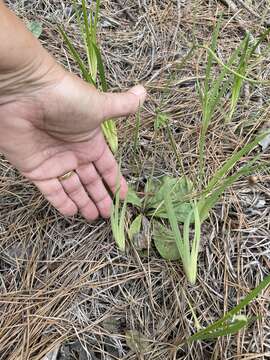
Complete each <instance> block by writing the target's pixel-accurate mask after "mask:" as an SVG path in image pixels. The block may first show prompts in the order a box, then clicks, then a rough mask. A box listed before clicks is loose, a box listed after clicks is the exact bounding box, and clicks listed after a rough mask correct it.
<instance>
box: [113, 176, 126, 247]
mask: <svg viewBox="0 0 270 360" xmlns="http://www.w3.org/2000/svg"><path fill="white" fill-rule="evenodd" d="M119 178H120V174H118V177H117V184H118V190H117V191H116V193H115V199H114V203H113V206H112V212H111V228H112V233H113V237H114V240H115V242H116V244H117V246H118V248H119V250H120V251H122V252H124V251H125V248H126V237H125V216H126V209H127V199H125V201H124V203H123V205H122V206H121V204H120V194H119V192H120V188H119Z"/></svg>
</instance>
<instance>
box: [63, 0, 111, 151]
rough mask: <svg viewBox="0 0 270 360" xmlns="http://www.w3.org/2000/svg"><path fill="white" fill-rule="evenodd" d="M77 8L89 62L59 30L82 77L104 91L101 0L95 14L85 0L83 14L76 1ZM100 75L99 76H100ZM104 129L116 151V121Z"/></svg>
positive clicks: (107, 123)
mask: <svg viewBox="0 0 270 360" xmlns="http://www.w3.org/2000/svg"><path fill="white" fill-rule="evenodd" d="M74 7H75V10H76V18H77V22H78V24H79V26H80V31H81V36H82V39H83V43H84V46H85V51H86V55H87V64H85V63H84V61H83V59H82V58H81V56H80V54H79V52H78V51H77V50H76V49H75V47H74V45H73V44H72V41H71V40H70V39H69V37H68V35H67V34H66V32H65V31H64V29H63V28H62V27H60V26H59V31H60V33H61V35H62V37H63V39H64V42H65V43H66V45H67V47H68V49H69V52H70V54H71V56H72V57H73V59H74V61H75V62H76V63H77V65H78V66H79V68H80V71H81V73H82V77H83V78H84V80H86V81H87V82H88V83H90V84H91V85H93V86H95V87H96V88H98V87H100V88H101V90H102V91H103V92H106V91H107V90H108V85H107V81H106V77H105V70H104V65H103V61H102V56H101V53H100V49H99V46H98V43H97V25H98V20H99V11H100V0H97V1H96V7H95V11H94V15H93V9H91V10H90V12H89V13H88V11H87V6H86V2H85V0H81V7H82V14H81V13H80V11H79V10H78V7H77V5H76V4H75V2H74ZM98 75H99V77H98ZM101 127H102V131H103V134H104V137H105V139H106V140H107V142H108V144H109V146H110V148H111V150H112V152H113V153H115V152H116V151H117V149H118V137H117V129H116V125H115V122H114V121H113V120H110V119H109V120H106V121H105V122H104V123H103V124H102V125H101Z"/></svg>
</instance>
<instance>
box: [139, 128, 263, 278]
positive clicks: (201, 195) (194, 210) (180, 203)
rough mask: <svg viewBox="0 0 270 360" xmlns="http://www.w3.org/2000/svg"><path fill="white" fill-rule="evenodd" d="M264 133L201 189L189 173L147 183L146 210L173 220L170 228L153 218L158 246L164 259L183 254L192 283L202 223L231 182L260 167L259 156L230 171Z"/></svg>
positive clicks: (180, 256) (156, 217)
mask: <svg viewBox="0 0 270 360" xmlns="http://www.w3.org/2000/svg"><path fill="white" fill-rule="evenodd" d="M265 136H266V135H265V134H262V135H259V136H257V137H256V139H255V140H254V141H252V142H251V143H248V144H246V145H245V146H243V147H242V148H241V149H240V150H238V151H235V152H234V153H233V154H232V155H231V157H230V158H229V159H228V160H227V161H226V162H225V163H224V164H223V165H222V166H221V167H220V169H218V170H217V171H216V173H215V174H214V175H213V177H212V178H211V180H210V181H209V182H208V184H207V186H206V187H205V189H203V190H202V191H195V190H194V186H193V184H192V183H191V181H190V180H189V179H187V177H183V178H180V179H177V178H171V177H168V176H165V177H163V178H162V179H161V181H156V182H154V181H151V186H149V184H147V188H148V192H149V191H150V196H149V195H148V200H147V203H146V211H147V214H148V215H149V216H152V217H153V218H155V219H167V220H168V221H169V224H170V228H169V227H167V226H165V225H162V224H161V223H159V222H158V221H157V220H154V221H153V224H154V231H153V237H154V242H155V245H156V248H157V250H158V251H159V252H160V254H161V256H162V257H164V258H165V259H168V260H176V259H178V258H181V261H182V264H183V268H184V271H185V274H186V276H187V278H188V280H189V282H190V283H192V284H194V283H195V281H196V274H197V259H198V252H199V244H200V227H201V224H202V223H203V222H204V221H205V220H206V219H207V218H208V216H209V212H210V210H211V209H212V208H213V207H214V206H215V205H216V203H217V202H218V200H219V198H220V196H221V195H222V194H223V193H224V191H225V190H226V189H227V188H228V187H229V186H231V185H232V184H233V183H234V182H235V181H237V180H238V179H240V178H241V177H242V176H247V175H250V174H252V173H254V172H255V171H257V170H258V168H259V167H260V165H257V164H256V161H257V160H258V156H257V157H254V159H252V160H250V161H249V162H248V163H247V164H246V165H244V166H242V167H241V168H240V169H239V170H237V171H235V172H234V173H233V174H231V175H229V172H230V171H231V170H232V169H233V168H234V167H235V165H236V164H237V163H238V161H239V160H240V159H241V158H242V157H243V156H246V155H247V154H249V153H250V152H251V151H252V150H253V149H254V148H255V147H256V146H257V145H258V144H259V142H260V141H261V140H262V139H263V138H264V137H265ZM179 223H182V224H183V234H181V232H180V230H179ZM193 224H194V225H193ZM193 227H194V237H193V240H192V241H190V230H191V229H192V228H193ZM173 240H174V242H173Z"/></svg>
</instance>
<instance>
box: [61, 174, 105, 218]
mask: <svg viewBox="0 0 270 360" xmlns="http://www.w3.org/2000/svg"><path fill="white" fill-rule="evenodd" d="M60 182H61V184H62V186H63V188H64V190H65V192H66V193H67V195H68V196H69V197H70V199H71V200H72V201H73V202H74V203H75V204H76V205H77V207H78V209H79V211H80V213H81V214H82V216H84V217H85V218H86V219H88V220H95V219H96V218H97V217H98V210H97V208H96V206H95V204H94V203H93V201H92V200H91V199H90V197H89V196H88V195H87V193H86V191H85V189H84V187H83V185H82V183H81V181H80V178H79V176H78V175H77V173H76V172H73V173H72V175H71V176H69V177H68V178H66V179H63V180H60Z"/></svg>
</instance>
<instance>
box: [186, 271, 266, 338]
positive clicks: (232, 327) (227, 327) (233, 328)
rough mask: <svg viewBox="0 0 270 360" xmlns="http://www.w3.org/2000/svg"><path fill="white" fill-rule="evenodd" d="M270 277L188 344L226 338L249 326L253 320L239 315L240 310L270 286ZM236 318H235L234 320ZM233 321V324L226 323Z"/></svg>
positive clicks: (196, 334)
mask: <svg viewBox="0 0 270 360" xmlns="http://www.w3.org/2000/svg"><path fill="white" fill-rule="evenodd" d="M269 284H270V275H268V276H266V277H265V278H264V279H263V280H262V281H261V283H260V284H259V285H258V286H257V287H256V288H255V289H253V290H252V291H251V292H250V293H249V294H248V295H247V296H246V297H245V298H244V299H243V300H241V301H240V303H239V304H238V305H237V306H235V307H234V308H233V309H232V310H230V311H228V312H227V313H226V314H225V315H224V316H223V317H222V318H221V319H219V320H218V321H215V322H214V323H213V324H212V325H209V326H208V327H207V328H205V329H202V330H200V331H198V332H197V333H195V334H194V335H192V336H190V337H189V338H188V342H191V341H194V340H203V339H210V338H213V337H218V336H224V335H227V334H232V333H235V332H237V331H239V330H240V329H241V328H242V327H243V326H245V325H247V324H248V323H249V322H250V321H252V319H249V320H245V318H246V317H245V316H244V315H238V316H235V315H237V314H238V313H239V311H240V310H242V309H244V308H245V307H246V306H247V305H249V304H250V303H251V302H252V301H253V300H254V299H255V298H256V297H257V296H258V295H260V293H261V292H262V291H263V290H264V289H265V288H267V287H268V286H269ZM234 316H235V318H234ZM227 321H231V323H230V322H229V323H226V322H227Z"/></svg>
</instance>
